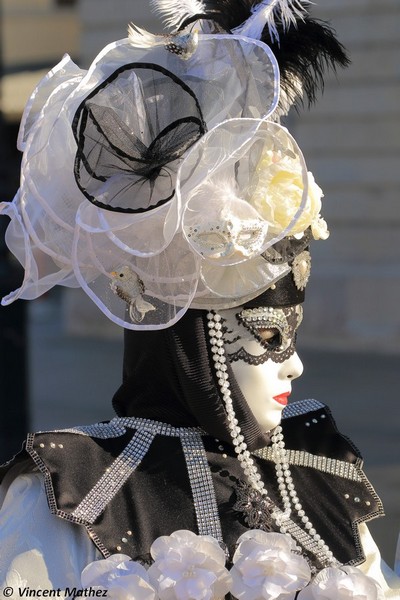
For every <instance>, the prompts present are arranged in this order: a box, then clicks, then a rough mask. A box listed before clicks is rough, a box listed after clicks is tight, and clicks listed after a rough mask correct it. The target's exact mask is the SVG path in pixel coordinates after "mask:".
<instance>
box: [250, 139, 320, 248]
mask: <svg viewBox="0 0 400 600" xmlns="http://www.w3.org/2000/svg"><path fill="white" fill-rule="evenodd" d="M305 193H306V194H307V201H306V205H305V208H304V210H303V211H302V213H301V215H300V216H299V218H298V219H297V221H296V222H295V223H294V224H293V227H292V228H291V230H290V235H296V234H299V233H302V232H303V231H305V230H306V229H307V228H308V227H310V225H312V223H314V222H316V221H317V219H318V216H319V213H320V210H321V198H322V197H323V193H322V190H321V188H320V187H319V186H318V185H317V183H316V182H315V180H314V176H313V174H312V173H310V172H308V173H304V171H303V170H302V168H301V162H300V161H299V159H298V157H295V156H294V155H293V154H292V153H290V152H288V151H287V150H284V149H279V150H276V149H274V148H269V147H268V146H267V145H266V147H265V149H264V152H263V153H262V155H261V158H260V160H259V163H258V165H257V167H256V169H255V173H254V176H253V194H252V198H251V203H252V204H253V206H254V207H255V208H256V209H257V210H258V212H259V213H260V215H261V216H262V217H263V218H264V219H266V220H267V221H269V222H270V223H271V224H272V227H273V229H274V230H276V231H279V230H280V229H281V228H282V227H288V225H289V224H290V222H291V221H292V219H293V218H294V217H295V215H296V213H297V211H298V210H299V208H300V206H301V203H302V201H303V198H304V194H305ZM319 239H325V238H323V237H321V238H319Z"/></svg>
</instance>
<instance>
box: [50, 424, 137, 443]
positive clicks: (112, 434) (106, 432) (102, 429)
mask: <svg viewBox="0 0 400 600" xmlns="http://www.w3.org/2000/svg"><path fill="white" fill-rule="evenodd" d="M121 421H122V420H121V419H113V420H112V421H110V422H109V423H94V424H93V425H82V426H79V427H70V428H69V429H56V430H54V431H51V432H50V433H73V434H76V435H84V436H87V437H94V438H99V439H103V440H108V439H110V438H116V437H120V436H121V435H124V434H125V433H126V428H125V427H123V426H122V423H121ZM39 433H44V432H42V431H40V432H39ZM47 433H48V432H47Z"/></svg>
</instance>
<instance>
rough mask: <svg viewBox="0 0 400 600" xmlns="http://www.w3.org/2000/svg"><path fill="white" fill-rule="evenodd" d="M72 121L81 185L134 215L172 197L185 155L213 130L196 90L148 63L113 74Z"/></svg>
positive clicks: (97, 199)
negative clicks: (179, 167) (208, 131)
mask: <svg viewBox="0 0 400 600" xmlns="http://www.w3.org/2000/svg"><path fill="white" fill-rule="evenodd" d="M72 126H73V131H74V135H75V139H76V142H77V145H78V150H77V153H76V159H75V178H76V181H77V184H78V186H79V188H80V189H81V190H82V192H83V193H84V194H85V196H86V197H87V198H88V200H90V201H91V202H92V203H93V204H96V205H97V206H100V207H102V208H106V209H108V210H114V211H119V212H129V213H139V212H144V211H147V210H151V209H153V208H156V207H157V206H160V205H162V204H164V203H165V202H167V201H168V200H169V199H170V198H172V196H173V195H174V187H175V174H176V171H177V169H178V166H179V159H180V158H181V157H182V155H183V154H184V152H185V151H186V150H187V149H188V148H190V146H192V145H193V144H194V143H195V142H196V141H197V140H198V139H199V138H200V137H201V136H202V135H203V134H204V133H205V131H206V125H205V122H204V119H203V116H202V112H201V109H200V106H199V103H198V100H197V98H196V96H195V95H194V93H193V92H192V90H191V89H190V88H189V87H188V86H187V85H186V84H185V83H184V82H183V81H181V80H180V79H179V78H178V77H176V76H175V75H174V74H173V73H171V72H169V71H167V70H166V69H164V68H162V67H160V66H158V65H152V64H143V63H134V64H130V65H125V66H124V67H122V68H120V69H118V70H117V71H115V72H114V73H113V74H112V75H111V76H110V77H108V78H107V79H106V80H105V81H104V82H103V83H102V84H101V85H99V86H98V87H97V88H96V89H95V90H94V91H93V92H92V93H91V94H90V95H89V96H88V97H87V98H86V99H85V100H84V102H82V104H81V105H80V107H79V109H78V110H77V112H76V115H75V118H74V120H73V125H72Z"/></svg>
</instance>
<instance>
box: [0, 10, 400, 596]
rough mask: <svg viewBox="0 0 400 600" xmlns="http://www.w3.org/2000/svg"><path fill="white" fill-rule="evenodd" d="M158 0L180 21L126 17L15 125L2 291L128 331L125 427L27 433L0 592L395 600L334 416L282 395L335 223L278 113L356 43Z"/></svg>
mask: <svg viewBox="0 0 400 600" xmlns="http://www.w3.org/2000/svg"><path fill="white" fill-rule="evenodd" d="M154 4H155V5H156V8H158V10H159V11H160V12H162V13H164V14H165V15H166V16H167V21H168V23H169V25H171V26H172V27H173V28H174V30H175V33H174V34H171V35H169V36H156V35H152V34H150V33H149V32H146V31H144V30H141V29H139V28H137V27H135V26H133V25H132V26H130V33H129V38H128V39H126V40H121V41H120V42H115V43H114V44H110V45H109V46H108V47H107V48H105V49H104V50H103V51H102V52H101V53H100V55H99V56H98V57H97V59H96V60H95V62H94V63H93V65H92V66H91V67H90V68H89V70H88V71H87V72H83V71H81V70H79V69H78V67H76V66H75V65H74V64H73V63H72V62H71V61H70V60H69V58H68V57H65V58H64V59H63V61H62V62H61V63H60V64H59V65H58V66H57V67H56V68H55V69H53V71H52V72H50V74H49V75H48V76H47V77H46V78H45V79H44V80H43V81H42V82H41V84H40V85H39V86H38V88H37V89H36V90H35V92H34V94H33V96H32V98H31V100H30V102H29V103H28V106H27V109H26V111H25V113H24V116H23V120H22V125H21V131H20V135H19V147H20V149H21V150H23V152H24V159H23V164H22V179H21V188H20V190H19V192H18V194H17V196H16V198H15V199H14V202H13V203H11V204H6V203H3V204H2V205H1V208H2V211H3V213H5V214H7V215H9V216H10V218H11V223H10V225H9V229H8V232H7V243H8V245H9V247H10V249H11V250H12V251H13V252H14V254H15V255H16V256H17V257H18V258H19V260H20V261H21V262H22V264H23V265H24V267H25V278H24V281H23V284H22V286H21V288H20V289H19V290H17V291H15V292H13V293H12V294H10V295H9V296H8V297H6V298H5V299H4V300H3V302H4V303H9V302H12V301H13V300H15V299H16V298H19V297H21V298H27V299H28V298H34V297H37V296H38V295H40V294H42V293H44V292H45V291H47V290H48V289H50V288H51V287H52V286H54V285H56V284H62V285H69V286H80V287H82V288H83V289H84V291H85V292H86V293H87V294H88V295H89V296H90V297H91V299H92V300H93V301H94V302H95V304H97V306H98V307H99V308H100V309H101V310H102V311H103V312H104V313H105V314H106V315H107V316H108V317H109V318H110V319H112V320H113V321H114V322H116V323H118V324H119V325H121V326H122V327H123V328H124V329H125V354H124V378H123V383H122V385H121V387H120V389H119V390H118V391H117V392H116V394H115V396H114V399H113V405H114V408H115V411H116V414H117V416H116V417H115V418H114V419H112V420H111V421H110V422H106V423H97V424H94V425H91V426H83V427H76V428H73V429H69V430H64V431H54V432H46V433H37V434H35V435H29V436H28V438H27V441H26V443H25V446H24V449H23V451H22V452H21V453H20V454H18V455H17V456H16V457H15V458H14V459H13V460H12V461H10V462H9V463H7V464H6V465H5V466H4V467H3V469H2V477H3V483H2V492H3V497H4V500H3V505H2V509H1V512H0V525H1V529H0V536H1V539H2V555H1V558H0V571H1V577H2V580H1V583H2V585H3V587H5V586H8V589H9V588H12V587H13V588H14V589H17V588H19V587H21V585H25V586H28V587H30V588H31V589H35V588H37V589H47V588H48V589H52V590H56V589H60V590H65V591H66V592H65V593H67V594H70V593H72V592H71V590H74V589H75V592H76V590H79V589H80V588H81V587H83V588H85V589H86V588H88V587H90V589H92V588H93V589H98V588H104V589H108V590H109V591H110V593H113V594H114V595H116V596H119V597H127V598H128V597H132V598H135V599H136V600H141V599H142V598H143V599H144V598H146V599H150V598H151V599H152V598H154V600H155V599H156V598H161V599H163V598H179V599H180V600H182V599H185V598H187V599H188V600H189V599H192V598H210V599H212V598H215V599H217V598H222V597H225V596H226V597H234V598H241V599H243V600H246V599H248V600H250V599H253V600H255V599H257V598H266V599H267V598H278V597H279V598H283V597H285V598H286V597H287V598H293V599H294V598H295V597H298V598H299V599H300V600H301V599H303V600H307V598H318V597H321V598H322V597H324V598H326V597H329V598H330V597H332V598H340V597H354V598H361V597H368V598H377V599H378V598H396V597H398V591H396V585H397V584H396V579H395V576H394V575H393V574H391V573H389V572H386V570H385V569H386V567H384V565H383V566H382V565H381V563H380V559H379V553H378V551H377V548H376V546H375V545H374V543H373V541H372V539H371V536H370V535H369V533H368V530H367V527H366V525H365V523H366V522H367V521H368V520H369V519H371V518H374V517H376V516H379V515H380V514H383V510H382V505H381V502H380V500H379V498H378V496H377V495H376V493H375V491H374V489H373V488H372V486H371V484H370V483H369V482H368V480H367V479H366V477H365V475H364V473H363V471H362V469H361V465H362V461H361V457H360V455H359V453H358V451H357V450H356V449H355V447H354V446H353V445H352V444H351V442H350V441H349V440H348V439H347V438H344V437H343V436H342V435H341V434H340V433H339V432H338V430H337V428H336V426H335V423H334V421H333V419H332V416H331V414H330V412H329V410H328V409H327V408H326V407H325V406H324V405H322V404H321V403H319V402H318V401H315V400H306V401H303V402H296V403H292V404H288V397H289V394H290V392H291V386H292V381H293V380H294V379H295V378H296V377H298V376H299V375H301V372H302V364H301V361H300V359H299V357H298V355H297V353H296V350H295V340H296V332H297V329H298V327H299V325H300V322H301V319H302V302H303V300H304V290H305V287H306V284H307V281H308V277H309V271H310V252H309V246H310V242H311V240H312V239H313V238H314V239H324V238H326V237H327V235H328V232H327V227H326V223H325V221H324V220H323V219H322V217H321V214H320V209H321V196H322V192H321V190H320V189H319V187H318V186H317V184H316V183H315V181H314V179H313V177H312V175H311V174H310V173H309V172H307V168H306V165H305V162H304V158H303V156H302V153H301V151H300V149H299V147H298V145H297V143H296V142H295V140H294V139H293V138H292V136H291V135H290V133H289V132H288V131H287V130H286V129H285V128H284V127H282V126H281V125H280V117H281V116H282V115H283V114H285V113H286V112H287V110H288V108H289V107H290V105H291V104H293V103H294V102H295V100H296V98H297V97H298V95H299V94H302V93H303V92H304V93H305V94H306V95H308V97H309V99H310V100H312V99H313V96H314V94H315V89H316V86H317V85H318V83H322V79H321V77H322V70H323V67H324V66H333V67H334V66H335V65H336V64H341V65H344V64H346V61H347V59H346V56H345V54H344V51H343V49H342V47H341V46H340V44H339V43H338V42H337V41H336V39H335V37H334V35H333V32H332V30H331V29H330V28H329V27H328V26H327V25H326V24H322V23H319V22H316V21H314V20H313V19H312V18H311V17H310V15H309V14H308V12H307V6H306V4H308V3H305V2H300V1H297V0H296V1H292V2H286V1H285V2H283V1H282V0H281V1H280V2H278V1H275V2H271V1H268V2H260V3H258V4H257V3H256V4H255V5H254V6H253V5H252V4H251V3H244V2H232V3H229V5H227V3H225V2H221V3H218V2H216V3H214V2H213V3H208V2H195V3H173V2H172V3H171V2H165V1H159V2H155V3H154ZM144 565H145V566H146V568H144ZM113 590H114V591H113ZM75 592H74V593H75ZM350 593H352V594H353V596H349V594H350ZM229 594H230V595H231V596H229ZM323 594H325V595H323ZM326 594H330V595H328V596H327V595H326ZM346 594H347V595H346ZM362 594H364V595H362ZM75 595H76V593H75Z"/></svg>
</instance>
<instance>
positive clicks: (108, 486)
mask: <svg viewBox="0 0 400 600" xmlns="http://www.w3.org/2000/svg"><path fill="white" fill-rule="evenodd" d="M153 439H154V434H152V433H150V432H148V431H137V432H136V433H135V435H134V436H133V438H132V439H131V441H130V442H129V444H128V445H127V446H126V448H124V449H123V451H122V452H121V454H120V455H119V456H118V457H117V458H116V460H115V461H114V462H113V463H112V465H111V466H110V467H109V468H108V469H107V471H106V472H105V473H104V475H103V476H102V477H101V478H100V479H99V481H98V482H97V483H96V485H95V486H94V487H93V488H92V489H91V490H90V492H89V493H88V494H87V495H86V496H85V497H84V499H83V500H82V502H81V503H80V504H79V505H78V506H77V507H76V509H75V510H74V512H73V513H72V516H73V517H76V518H79V519H83V520H84V521H85V522H87V523H94V522H95V520H96V519H97V517H98V516H99V515H100V514H101V513H102V512H103V510H104V509H105V508H106V506H107V505H108V504H109V503H110V502H111V500H112V499H113V498H114V496H115V495H116V494H117V493H118V491H119V490H120V489H121V487H122V486H123V485H124V483H125V481H126V480H127V479H128V477H129V476H130V475H131V473H132V472H133V471H134V470H135V469H136V468H137V467H138V465H139V464H140V463H141V462H142V460H143V457H144V456H145V455H146V454H147V452H148V449H149V447H150V445H151V443H152V441H153Z"/></svg>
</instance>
